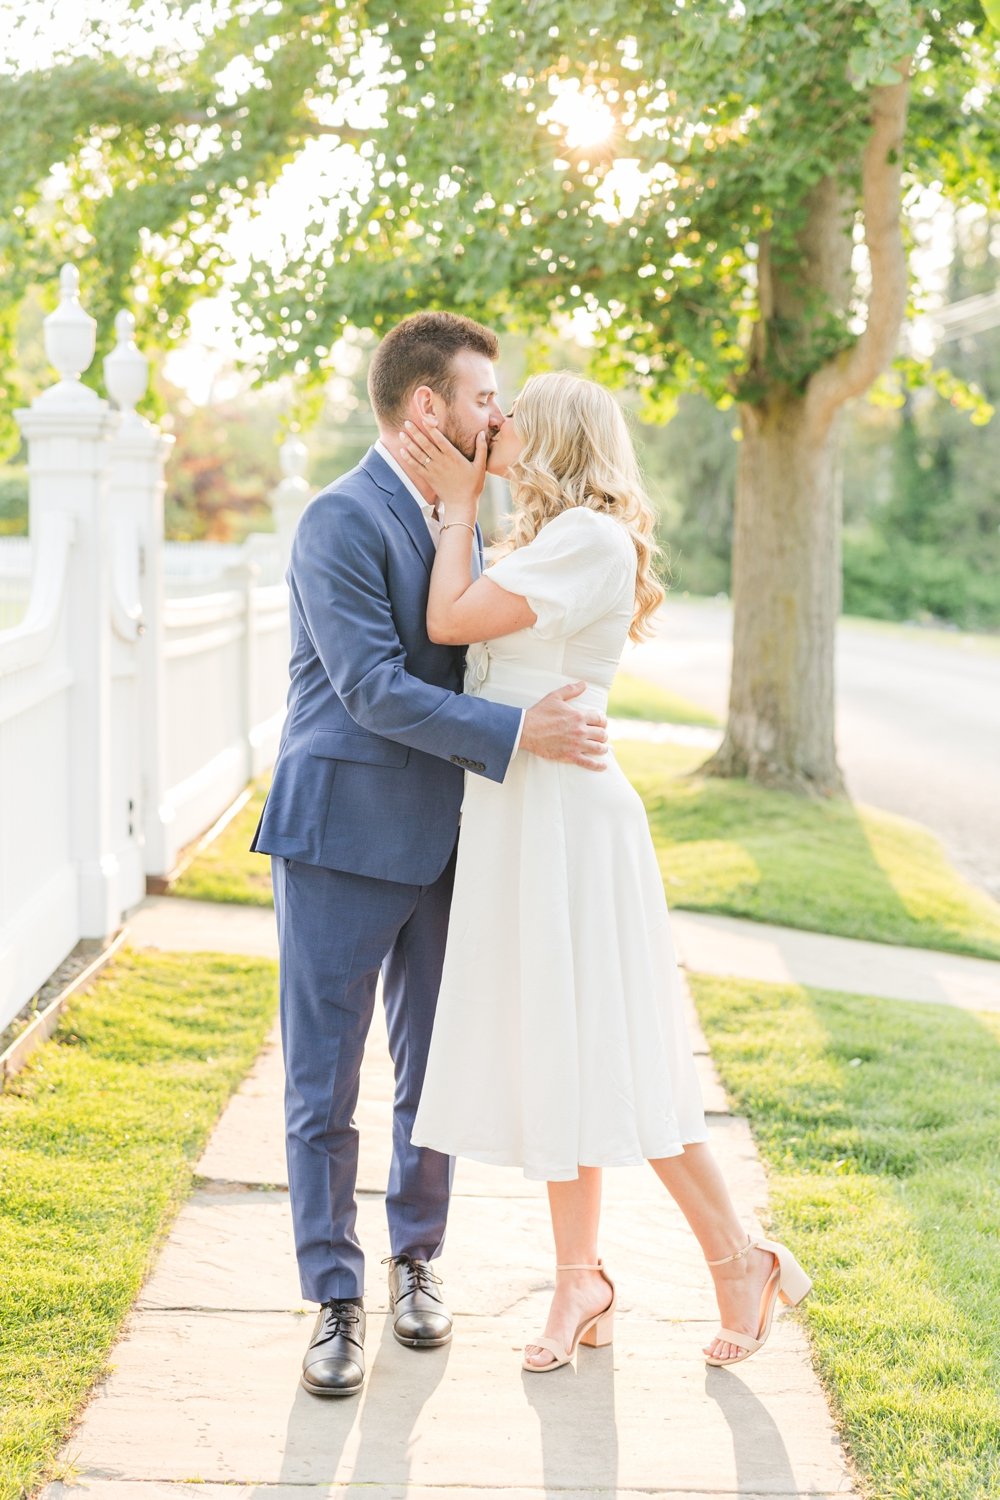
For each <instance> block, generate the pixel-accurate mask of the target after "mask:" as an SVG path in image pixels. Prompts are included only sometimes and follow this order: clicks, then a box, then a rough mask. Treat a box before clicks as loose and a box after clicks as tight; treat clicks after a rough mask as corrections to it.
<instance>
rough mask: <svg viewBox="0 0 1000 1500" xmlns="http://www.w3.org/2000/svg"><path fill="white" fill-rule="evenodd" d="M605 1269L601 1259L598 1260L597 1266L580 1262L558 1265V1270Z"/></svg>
mask: <svg viewBox="0 0 1000 1500" xmlns="http://www.w3.org/2000/svg"><path fill="white" fill-rule="evenodd" d="M603 1269H604V1267H603V1266H602V1264H601V1262H600V1261H598V1262H597V1265H596V1266H585V1265H582V1264H580V1263H576V1264H573V1265H565V1266H562V1265H559V1264H557V1265H556V1270H557V1271H601V1270H603Z"/></svg>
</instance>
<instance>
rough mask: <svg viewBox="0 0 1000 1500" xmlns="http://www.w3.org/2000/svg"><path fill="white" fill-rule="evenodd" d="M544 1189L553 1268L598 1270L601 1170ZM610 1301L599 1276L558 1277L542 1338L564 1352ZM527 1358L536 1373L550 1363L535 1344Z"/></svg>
mask: <svg viewBox="0 0 1000 1500" xmlns="http://www.w3.org/2000/svg"><path fill="white" fill-rule="evenodd" d="M548 1189H549V1210H550V1212H551V1214H552V1233H553V1237H554V1238H555V1242H556V1264H557V1265H560V1266H563V1265H571V1266H575V1265H584V1266H594V1265H596V1264H597V1233H598V1229H599V1227H600V1222H601V1171H600V1168H599V1167H581V1168H580V1175H579V1177H577V1178H576V1179H575V1181H573V1182H550V1183H549V1184H548ZM608 1298H609V1292H608V1284H607V1282H606V1281H605V1280H604V1278H603V1276H601V1274H600V1273H599V1272H598V1271H557V1272H556V1290H555V1295H554V1296H553V1298H552V1306H551V1308H550V1309H549V1318H548V1322H547V1323H546V1325H545V1332H544V1334H543V1335H542V1336H543V1338H550V1339H555V1340H556V1342H557V1343H558V1344H559V1345H560V1346H561V1347H562V1348H563V1349H568V1348H569V1346H570V1344H571V1343H572V1341H573V1336H574V1334H575V1333H576V1330H577V1329H578V1328H579V1326H580V1324H581V1323H582V1322H583V1321H584V1319H585V1318H590V1317H593V1315H594V1313H598V1312H600V1311H601V1310H602V1308H605V1307H607V1305H608ZM525 1357H526V1359H527V1360H528V1363H529V1364H533V1365H538V1366H539V1368H541V1367H542V1366H544V1365H550V1364H552V1363H553V1358H552V1355H551V1354H550V1353H549V1352H548V1350H547V1349H540V1348H539V1347H538V1345H537V1344H529V1345H528V1346H527V1348H526V1349H525Z"/></svg>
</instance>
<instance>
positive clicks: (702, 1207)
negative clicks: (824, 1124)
mask: <svg viewBox="0 0 1000 1500" xmlns="http://www.w3.org/2000/svg"><path fill="white" fill-rule="evenodd" d="M649 1165H650V1166H651V1167H652V1169H653V1171H654V1172H655V1173H656V1175H657V1177H659V1179H660V1181H661V1182H662V1183H663V1185H664V1187H665V1188H666V1189H667V1192H668V1193H669V1194H670V1196H671V1197H672V1198H673V1200H674V1202H675V1203H676V1204H677V1207H678V1208H679V1209H680V1211H681V1213H682V1214H683V1215H684V1217H685V1219H687V1221H688V1223H689V1224H690V1226H691V1228H692V1229H693V1231H694V1235H695V1238H696V1239H697V1241H698V1243H699V1245H700V1246H701V1248H702V1251H703V1252H704V1255H705V1259H706V1260H722V1259H723V1257H724V1256H727V1255H733V1254H734V1253H735V1252H736V1251H737V1250H741V1249H742V1248H743V1246H744V1245H745V1244H746V1242H747V1231H746V1229H745V1228H744V1227H743V1224H742V1223H741V1221H740V1219H739V1217H738V1215H737V1213H736V1209H735V1208H734V1207H733V1200H732V1199H731V1198H730V1196H729V1189H728V1188H727V1187H726V1183H725V1179H724V1178H723V1176H722V1173H721V1172H720V1171H719V1167H718V1163H717V1162H716V1160H715V1157H714V1156H713V1155H712V1150H711V1147H710V1146H708V1145H707V1144H705V1143H702V1142H699V1143H696V1144H694V1145H690V1146H685V1147H684V1151H683V1153H682V1154H681V1155H680V1156H662V1157H659V1158H658V1159H657V1160H656V1161H651V1162H650V1164H649ZM773 1267H774V1256H773V1255H771V1253H770V1252H769V1251H767V1250H751V1252H750V1254H749V1255H745V1256H744V1257H743V1258H742V1259H741V1260H734V1261H730V1262H729V1263H728V1264H727V1265H723V1266H713V1267H711V1268H710V1269H711V1271H712V1279H713V1281H714V1282H715V1295H716V1297H717V1299H718V1303H719V1314H720V1317H721V1319H722V1326H723V1327H724V1328H733V1329H735V1330H736V1331H737V1332H738V1333H744V1332H745V1333H750V1334H753V1335H754V1336H756V1334H757V1331H758V1329H759V1327H760V1299H761V1293H762V1292H763V1290H764V1287H765V1285H766V1284H767V1280H768V1277H769V1276H770V1274H771V1271H772V1269H773ZM741 1352H742V1351H741V1350H740V1349H738V1348H737V1346H736V1345H735V1344H731V1343H729V1342H728V1340H726V1341H723V1340H721V1339H713V1340H712V1342H711V1343H710V1344H708V1345H706V1346H705V1353H706V1354H710V1355H712V1356H713V1357H714V1358H716V1359H723V1360H726V1359H735V1358H736V1357H737V1356H738V1355H739V1354H740V1353H741Z"/></svg>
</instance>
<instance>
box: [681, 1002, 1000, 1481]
mask: <svg viewBox="0 0 1000 1500" xmlns="http://www.w3.org/2000/svg"><path fill="white" fill-rule="evenodd" d="M693 989H694V993H695V997H696V1001H697V1004H698V1009H699V1013H700V1015H701V1018H702V1021H703V1023H704V1025H705V1029H706V1032H707V1034H708V1037H709V1041H710V1044H711V1046H712V1051H713V1056H714V1058H715V1061H716V1063H717V1065H718V1067H719V1070H720V1073H721V1075H722V1078H723V1082H724V1083H725V1085H726V1088H727V1089H728V1090H729V1092H730V1094H731V1095H732V1096H733V1098H734V1101H735V1107H736V1108H738V1109H740V1110H741V1111H742V1112H744V1113H746V1114H747V1115H748V1116H749V1118H750V1122H751V1125H752V1128H753V1132H754V1136H755V1139H756V1141H757V1145H758V1147H759V1149H760V1151H761V1154H762V1156H763V1157H764V1159H765V1161H766V1163H767V1166H768V1170H769V1177H770V1186H771V1200H772V1209H773V1213H774V1217H775V1221H776V1222H775V1232H776V1233H777V1234H778V1235H779V1237H786V1236H787V1238H788V1239H789V1241H790V1243H791V1245H792V1247H793V1248H794V1250H795V1252H796V1254H797V1255H799V1256H800V1258H801V1259H802V1260H803V1262H804V1263H805V1265H806V1266H807V1268H808V1269H809V1270H810V1272H811V1274H812V1275H813V1276H814V1278H815V1290H814V1293H813V1296H812V1298H811V1299H810V1300H809V1302H808V1303H806V1304H805V1318H806V1321H807V1323H808V1325H809V1328H810V1331H811V1333H812V1336H813V1341H814V1344H815V1347H816V1351H817V1357H818V1362H819V1366H820V1370H821V1373H822V1375H823V1377H824V1379H825V1380H826V1382H827V1384H828V1386H829V1388H830V1390H831V1393H832V1395H833V1398H834V1401H835V1404H836V1407H837V1409H838V1411H839V1413H840V1417H841V1420H842V1423H843V1426H844V1430H845V1433H846V1435H847V1437H848V1439H849V1441H850V1443H851V1446H852V1449H853V1451H854V1454H855V1456H856V1458H857V1460H858V1461H859V1463H860V1464H861V1466H862V1468H863V1469H864V1470H865V1472H866V1473H867V1475H868V1476H869V1479H870V1482H871V1493H872V1495H873V1496H876V1497H883V1496H884V1497H890V1496H891V1497H893V1500H983V1497H984V1496H986V1495H989V1494H997V1493H1000V1412H998V1409H997V1402H996V1390H997V1388H998V1385H1000V1350H998V1348H997V1344H996V1338H995V1327H996V1308H997V1306H998V1305H1000V1261H998V1257H997V1254H996V1247H997V1243H998V1240H1000V1187H998V1183H997V1175H996V1169H995V1159H996V1141H997V1137H998V1134H1000V1018H996V1017H992V1016H983V1017H977V1016H975V1015H972V1014H970V1013H968V1012H965V1011H957V1010H952V1009H947V1008H944V1007H938V1006H927V1005H919V1006H918V1005H910V1004H904V1003H902V1002H898V1001H885V1000H882V1001H875V1000H869V999H866V998H862V997H856V996H845V995H838V994H834V993H830V992H824V991H806V990H803V989H801V988H798V987H796V986H779V985H750V984H746V983H737V982H735V981H727V980H715V979H708V978H705V977H703V976H702V977H696V978H695V979H694V981H693Z"/></svg>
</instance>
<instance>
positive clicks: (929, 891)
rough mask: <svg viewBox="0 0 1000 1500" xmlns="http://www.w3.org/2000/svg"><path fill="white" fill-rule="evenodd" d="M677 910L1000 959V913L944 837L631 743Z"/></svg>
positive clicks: (634, 775) (622, 755)
mask: <svg viewBox="0 0 1000 1500" xmlns="http://www.w3.org/2000/svg"><path fill="white" fill-rule="evenodd" d="M616 753H617V755H618V759H619V761H620V762H621V765H622V768H623V769H624V770H625V772H626V774H627V775H628V776H629V778H630V779H631V781H632V782H633V784H634V785H635V787H636V789H637V790H638V791H639V793H640V795H641V797H642V799H643V802H644V804H645V807H646V812H647V815H648V818H649V824H650V829H651V831H652V834H653V839H654V842H655V844H656V848H657V853H658V856H659V859H660V868H661V871H662V874H663V880H664V886H665V888H666V893H667V899H668V901H669V902H670V903H671V904H672V905H675V906H680V907H685V908H687V909H689V910H694V911H716V912H725V913H727V914H728V915H730V916H737V917H748V918H751V919H753V920H756V921H766V922H776V923H779V924H784V925H786V926H790V927H799V928H805V929H807V930H810V931H813V932H828V933H835V934H838V935H840V936H843V937H855V938H864V939H868V940H870V941H874V942H885V943H897V944H902V945H904V946H908V947H925V948H939V949H946V950H951V951H954V952H961V953H970V954H974V955H977V956H980V957H983V958H1000V908H998V907H997V906H996V904H995V903H994V902H993V901H991V899H990V898H989V897H988V896H986V895H985V894H983V893H982V892H979V891H977V890H976V889H975V888H974V887H972V886H970V885H968V884H967V883H966V882H965V881H964V880H962V878H961V877H960V876H959V875H958V874H957V873H956V872H955V871H954V870H953V869H952V868H951V866H950V865H949V864H948V862H947V860H946V859H945V857H944V854H943V852H942V850H941V848H940V846H939V845H938V843H937V841H936V840H935V839H934V837H933V836H932V835H931V834H929V833H928V832H926V830H924V829H921V828H919V827H917V826H916V825H914V824H911V823H908V822H907V821H906V820H904V819H902V818H897V817H894V816H892V815H890V814H887V813H878V812H874V811H872V810H870V809H866V808H859V807H857V806H855V805H854V804H853V803H851V802H849V801H847V800H846V799H845V798H838V799H836V800H832V801H824V802H820V801H811V800H808V799H805V798H801V797H796V796H793V795H791V794H790V793H786V792H774V791H765V790H763V789H762V788H760V787H756V786H753V785H752V784H751V783H749V782H746V781H724V780H719V779H717V778H714V777H712V778H708V777H700V776H698V775H697V765H698V763H699V760H700V756H699V755H698V753H697V752H692V751H687V750H684V751H680V750H677V749H675V748H672V747H664V746H649V745H643V744H637V743H624V744H620V745H619V746H618V747H617V748H616Z"/></svg>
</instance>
